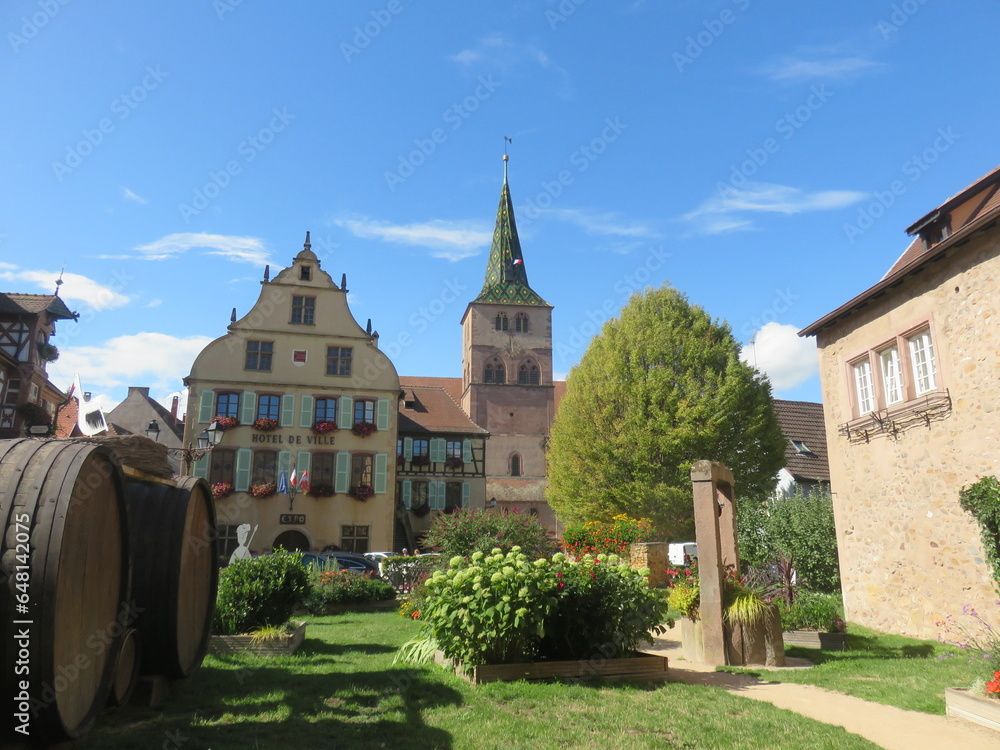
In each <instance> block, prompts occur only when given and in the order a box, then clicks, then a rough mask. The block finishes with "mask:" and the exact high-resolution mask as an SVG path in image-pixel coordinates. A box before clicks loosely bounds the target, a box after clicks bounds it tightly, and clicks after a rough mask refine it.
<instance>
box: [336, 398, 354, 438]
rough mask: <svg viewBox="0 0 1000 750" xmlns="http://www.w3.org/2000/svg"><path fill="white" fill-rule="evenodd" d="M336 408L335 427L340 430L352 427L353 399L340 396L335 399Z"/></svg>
mask: <svg viewBox="0 0 1000 750" xmlns="http://www.w3.org/2000/svg"><path fill="white" fill-rule="evenodd" d="M337 407H338V414H337V427H339V428H340V429H342V430H349V429H351V428H352V427H354V399H353V398H351V397H350V396H341V397H340V398H339V399H337Z"/></svg>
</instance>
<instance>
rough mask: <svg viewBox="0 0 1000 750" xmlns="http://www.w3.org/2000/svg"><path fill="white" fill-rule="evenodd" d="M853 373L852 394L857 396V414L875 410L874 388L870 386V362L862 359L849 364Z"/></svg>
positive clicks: (861, 414) (862, 414)
mask: <svg viewBox="0 0 1000 750" xmlns="http://www.w3.org/2000/svg"><path fill="white" fill-rule="evenodd" d="M851 370H852V371H853V373H854V395H855V396H856V397H857V400H858V401H857V403H858V416H864V415H865V414H870V413H871V412H873V411H875V389H874V388H873V387H872V386H873V382H872V363H871V362H870V361H869V360H868V359H862V360H859V361H857V362H854V363H853V364H852V365H851Z"/></svg>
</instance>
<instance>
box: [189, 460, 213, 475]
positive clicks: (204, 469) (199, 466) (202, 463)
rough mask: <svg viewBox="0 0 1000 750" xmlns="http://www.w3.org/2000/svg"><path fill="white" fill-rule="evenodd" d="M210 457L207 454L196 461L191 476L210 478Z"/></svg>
mask: <svg viewBox="0 0 1000 750" xmlns="http://www.w3.org/2000/svg"><path fill="white" fill-rule="evenodd" d="M208 458H209V457H208V456H207V455H205V456H202V457H201V458H199V459H198V460H197V461H195V462H194V467H192V470H191V476H194V477H201V478H202V479H208V463H209V461H208Z"/></svg>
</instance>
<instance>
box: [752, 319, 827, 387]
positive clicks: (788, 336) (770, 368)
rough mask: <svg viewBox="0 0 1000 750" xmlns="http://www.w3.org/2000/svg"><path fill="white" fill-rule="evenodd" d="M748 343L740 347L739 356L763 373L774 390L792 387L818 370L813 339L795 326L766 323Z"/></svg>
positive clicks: (814, 340)
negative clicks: (803, 335) (800, 334)
mask: <svg viewBox="0 0 1000 750" xmlns="http://www.w3.org/2000/svg"><path fill="white" fill-rule="evenodd" d="M751 342H752V343H749V344H746V345H745V346H744V347H743V348H742V349H741V350H740V359H741V360H743V361H744V362H747V363H748V364H750V365H753V366H754V367H756V368H757V369H758V370H760V371H761V372H763V373H765V374H766V375H767V377H768V378H769V379H770V380H771V384H772V385H773V386H774V389H775V390H776V391H784V390H788V389H790V388H794V387H795V386H797V385H800V384H801V383H804V382H805V381H807V380H809V378H811V377H813V376H814V375H816V374H817V373H818V372H819V361H818V359H817V354H816V339H815V338H814V337H812V336H807V337H802V336H799V329H798V327H796V326H793V325H783V324H781V323H774V322H771V323H765V324H764V326H763V327H762V328H761V329H760V330H758V331H757V332H756V333H755V334H754V337H753V339H752V340H751Z"/></svg>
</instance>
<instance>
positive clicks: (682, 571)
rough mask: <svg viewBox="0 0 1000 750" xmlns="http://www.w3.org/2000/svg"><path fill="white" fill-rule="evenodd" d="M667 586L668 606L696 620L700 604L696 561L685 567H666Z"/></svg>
mask: <svg viewBox="0 0 1000 750" xmlns="http://www.w3.org/2000/svg"><path fill="white" fill-rule="evenodd" d="M667 586H668V588H669V590H670V593H669V594H668V595H667V603H668V604H669V605H670V608H671V609H673V610H676V611H678V612H680V613H681V615H683V616H684V617H686V618H688V619H689V620H698V619H699V618H700V617H701V614H700V612H699V611H698V607H699V606H700V605H701V581H700V579H699V578H698V563H693V564H692V565H691V566H690V567H687V568H667Z"/></svg>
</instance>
